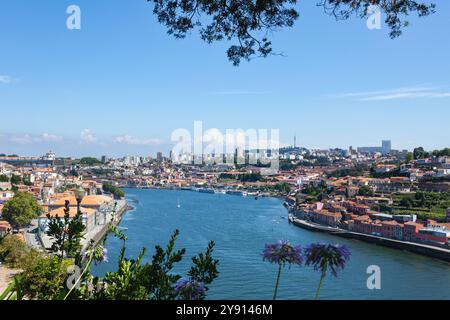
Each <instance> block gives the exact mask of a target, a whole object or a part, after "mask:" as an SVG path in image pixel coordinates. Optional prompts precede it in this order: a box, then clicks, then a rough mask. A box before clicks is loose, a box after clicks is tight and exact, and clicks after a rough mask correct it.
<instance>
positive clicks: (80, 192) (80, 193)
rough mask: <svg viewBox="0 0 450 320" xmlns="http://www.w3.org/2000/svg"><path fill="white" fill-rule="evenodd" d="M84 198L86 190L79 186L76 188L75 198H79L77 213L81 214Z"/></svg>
mask: <svg viewBox="0 0 450 320" xmlns="http://www.w3.org/2000/svg"><path fill="white" fill-rule="evenodd" d="M83 198H84V190H83V189H82V188H77V189H76V190H75V199H76V200H77V213H78V214H81V208H80V207H81V201H83Z"/></svg>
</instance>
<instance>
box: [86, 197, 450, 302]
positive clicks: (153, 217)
mask: <svg viewBox="0 0 450 320" xmlns="http://www.w3.org/2000/svg"><path fill="white" fill-rule="evenodd" d="M125 192H126V194H127V198H128V200H129V201H130V204H131V205H133V206H134V207H135V210H133V211H130V212H128V213H127V214H126V215H125V216H124V218H123V220H122V222H121V224H120V227H122V228H124V229H125V230H126V231H125V232H126V234H127V236H128V238H129V240H128V242H127V253H126V256H127V257H130V258H131V257H136V256H137V255H138V253H139V251H140V249H141V248H142V247H147V248H148V251H147V254H146V261H149V260H150V258H151V255H152V254H153V252H154V246H155V244H161V245H165V244H167V241H168V239H169V237H170V235H171V234H172V232H173V231H174V230H175V229H179V230H180V232H181V234H180V237H179V239H178V242H177V248H182V247H183V248H186V250H187V253H186V256H185V258H184V259H183V261H182V262H181V263H180V264H179V265H178V266H177V268H176V270H175V271H177V272H180V273H184V274H185V273H186V271H187V270H188V269H189V265H190V262H191V257H192V256H194V255H196V254H197V253H199V252H201V251H203V250H204V249H205V248H206V246H207V244H208V241H209V240H214V241H215V242H216V250H215V257H216V258H218V259H219V260H220V265H219V271H220V276H219V278H218V279H216V281H215V282H214V283H213V285H212V286H211V289H210V291H209V293H208V299H271V298H272V293H273V286H274V283H275V278H276V271H277V267H276V266H275V265H271V264H269V263H267V262H263V261H262V258H261V252H262V250H263V248H264V244H265V243H274V242H276V241H277V240H279V239H285V240H289V241H290V242H291V243H292V244H296V245H297V244H300V245H307V244H309V243H311V242H325V243H340V244H345V245H347V246H348V247H349V248H350V250H351V252H352V257H351V261H350V262H349V263H348V265H347V267H346V269H345V270H344V272H342V273H341V274H340V276H339V277H338V278H332V277H331V276H330V277H327V278H326V279H325V283H324V287H323V289H322V293H321V297H322V299H450V264H449V263H446V262H442V261H439V260H435V259H432V258H428V257H423V256H420V255H416V254H413V253H408V252H403V251H400V250H395V249H390V248H384V247H379V246H376V245H373V244H367V243H363V242H360V241H356V240H347V239H342V238H338V237H334V236H331V235H327V234H322V233H315V232H311V231H307V230H303V229H300V228H298V227H295V226H293V225H291V224H289V223H288V221H287V219H286V218H287V210H286V209H285V208H284V207H283V205H282V201H281V200H279V199H275V198H260V199H258V200H255V199H254V198H253V197H241V196H234V195H222V194H220V195H219V194H205V193H199V192H191V191H172V190H140V189H126V190H125ZM178 203H180V205H181V207H180V208H178V207H177V204H178ZM106 246H107V248H108V251H109V261H108V262H105V263H102V264H100V265H99V266H96V267H95V268H94V270H93V271H94V273H95V274H98V275H103V274H104V273H105V272H107V271H114V270H116V269H117V267H116V264H117V257H118V255H119V250H120V248H121V242H120V241H119V240H118V239H116V238H113V237H109V238H108V240H107V243H106ZM371 265H376V266H379V267H380V270H381V290H369V289H368V288H367V279H368V277H369V275H368V274H367V268H368V267H369V266H371ZM319 276H320V275H319V273H318V272H316V271H314V270H312V268H309V267H298V266H295V267H292V268H290V269H289V268H285V269H284V270H283V273H282V276H281V283H280V289H279V298H280V299H312V298H314V294H315V290H316V287H317V284H318V282H319Z"/></svg>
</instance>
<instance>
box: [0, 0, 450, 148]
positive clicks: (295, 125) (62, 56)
mask: <svg viewBox="0 0 450 320" xmlns="http://www.w3.org/2000/svg"><path fill="white" fill-rule="evenodd" d="M70 4H73V3H71V2H69V1H61V2H59V3H58V4H57V5H55V4H49V3H47V4H46V3H29V2H26V1H16V2H15V3H14V4H8V5H6V4H2V5H0V9H1V10H0V26H1V27H2V28H3V29H4V30H11V32H7V33H5V34H4V35H2V40H3V43H4V46H5V48H6V49H5V50H3V51H2V52H0V61H2V62H1V63H0V108H1V110H2V118H3V119H8V121H3V123H2V126H1V128H0V145H1V146H2V150H0V152H2V153H9V154H12V153H18V154H23V155H41V154H43V153H45V152H47V151H48V150H50V149H51V150H53V151H55V152H56V153H57V154H60V155H64V156H66V155H67V156H69V155H73V156H83V155H94V156H101V155H103V154H107V155H111V156H119V155H126V154H139V155H147V154H156V152H158V151H163V152H165V153H168V152H169V150H170V148H171V146H173V143H172V142H170V134H171V133H172V132H173V131H174V130H175V129H177V128H185V129H187V130H193V128H192V124H193V122H194V121H195V120H202V121H203V122H204V124H205V128H218V129H219V130H222V131H225V129H226V128H231V129H238V128H242V129H245V130H246V129H250V128H256V129H269V130H270V129H272V128H274V129H280V143H281V144H282V145H290V144H292V139H293V138H292V137H293V136H294V134H296V136H297V145H299V146H305V147H307V148H318V149H326V148H332V147H339V148H348V146H350V145H351V146H354V147H357V146H365V145H378V144H379V141H381V140H383V139H391V140H392V141H393V148H394V149H400V150H402V149H409V150H411V149H412V148H414V147H418V146H423V147H424V148H425V149H428V150H432V149H442V148H444V147H448V141H450V132H449V130H445V128H447V127H448V124H447V122H448V120H447V119H448V118H450V108H449V107H448V106H449V102H450V81H449V79H448V76H447V75H448V74H449V72H450V61H449V60H448V59H447V56H448V53H449V51H450V43H449V42H448V41H443V40H444V39H442V33H443V30H445V29H446V27H447V25H448V21H449V20H450V19H449V17H450V13H449V12H450V10H447V9H449V8H450V4H448V3H439V4H438V8H437V12H436V14H434V15H433V16H432V17H427V18H423V19H416V18H414V17H410V21H411V26H410V27H408V28H406V29H405V30H404V34H403V35H402V36H401V37H400V38H398V39H395V40H391V39H389V36H388V32H389V29H388V28H387V27H386V26H385V25H383V27H382V29H381V30H368V29H367V27H366V21H364V20H360V19H356V18H354V19H351V20H349V21H345V22H343V21H340V22H336V21H334V19H332V18H330V17H328V16H326V15H323V13H322V9H321V8H317V7H316V6H315V5H314V4H313V3H311V4H302V7H301V9H302V11H301V12H302V15H301V16H300V19H299V20H298V21H297V22H296V24H295V26H294V28H292V29H290V30H282V31H280V32H278V33H275V34H274V35H273V43H274V48H275V50H277V51H279V52H283V53H284V54H285V56H284V57H280V56H273V57H269V58H267V59H255V60H253V61H251V62H249V63H247V62H243V63H242V64H241V66H240V67H238V68H236V67H233V66H232V65H231V64H230V63H229V61H228V60H227V59H226V55H225V50H226V48H227V46H228V45H229V43H223V44H214V45H210V46H208V45H205V44H204V43H203V42H202V41H201V40H200V39H198V37H197V36H196V35H194V34H193V35H191V36H189V37H188V38H186V39H184V40H175V39H173V38H171V37H170V36H168V35H167V34H166V33H165V30H164V29H163V28H162V27H161V26H160V25H159V24H158V23H157V22H156V21H155V17H154V16H153V15H152V12H151V6H150V5H149V4H147V3H145V2H136V3H127V4H124V3H120V2H117V3H114V5H111V4H110V2H107V1H97V2H95V3H92V2H89V1H85V0H81V1H77V3H76V4H77V5H79V6H80V8H81V12H82V25H81V30H68V29H67V28H66V26H65V22H66V19H67V17H68V15H67V14H66V8H67V7H68V6H69V5H70ZM3 7H4V8H3ZM116 21H119V22H120V23H115V22H116ZM30 25H33V28H29V26H30ZM319 39H320V40H319ZM427 47H433V50H424V48H427ZM386 52H389V54H386ZM330 53H333V54H332V55H331V54H330ZM386 74H389V77H387V76H386Z"/></svg>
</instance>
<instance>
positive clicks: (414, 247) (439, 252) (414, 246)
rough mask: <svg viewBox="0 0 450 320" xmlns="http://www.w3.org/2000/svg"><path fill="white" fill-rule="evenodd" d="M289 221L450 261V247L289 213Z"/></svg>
mask: <svg viewBox="0 0 450 320" xmlns="http://www.w3.org/2000/svg"><path fill="white" fill-rule="evenodd" d="M289 221H290V222H292V224H294V225H295V226H297V227H300V228H303V229H306V230H310V231H316V232H325V233H328V234H332V235H334V236H338V237H343V238H347V239H354V240H360V241H364V242H367V243H372V244H376V245H380V246H384V247H389V248H393V249H399V250H404V251H408V252H412V253H416V254H420V255H425V256H428V257H431V258H435V259H439V260H443V261H446V262H450V249H445V248H440V247H435V246H431V245H426V244H421V243H415V242H408V241H401V240H395V239H389V238H384V237H379V236H374V235H368V234H363V233H357V232H351V231H347V230H343V229H339V228H332V227H328V226H322V225H319V224H316V223H312V222H309V221H305V220H302V219H298V218H295V217H294V216H292V215H291V214H290V215H289Z"/></svg>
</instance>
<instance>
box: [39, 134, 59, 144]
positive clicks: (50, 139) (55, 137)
mask: <svg viewBox="0 0 450 320" xmlns="http://www.w3.org/2000/svg"><path fill="white" fill-rule="evenodd" d="M41 139H42V140H43V141H48V142H59V141H62V140H64V138H63V137H62V136H58V135H55V134H49V133H43V134H42V135H41Z"/></svg>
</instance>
